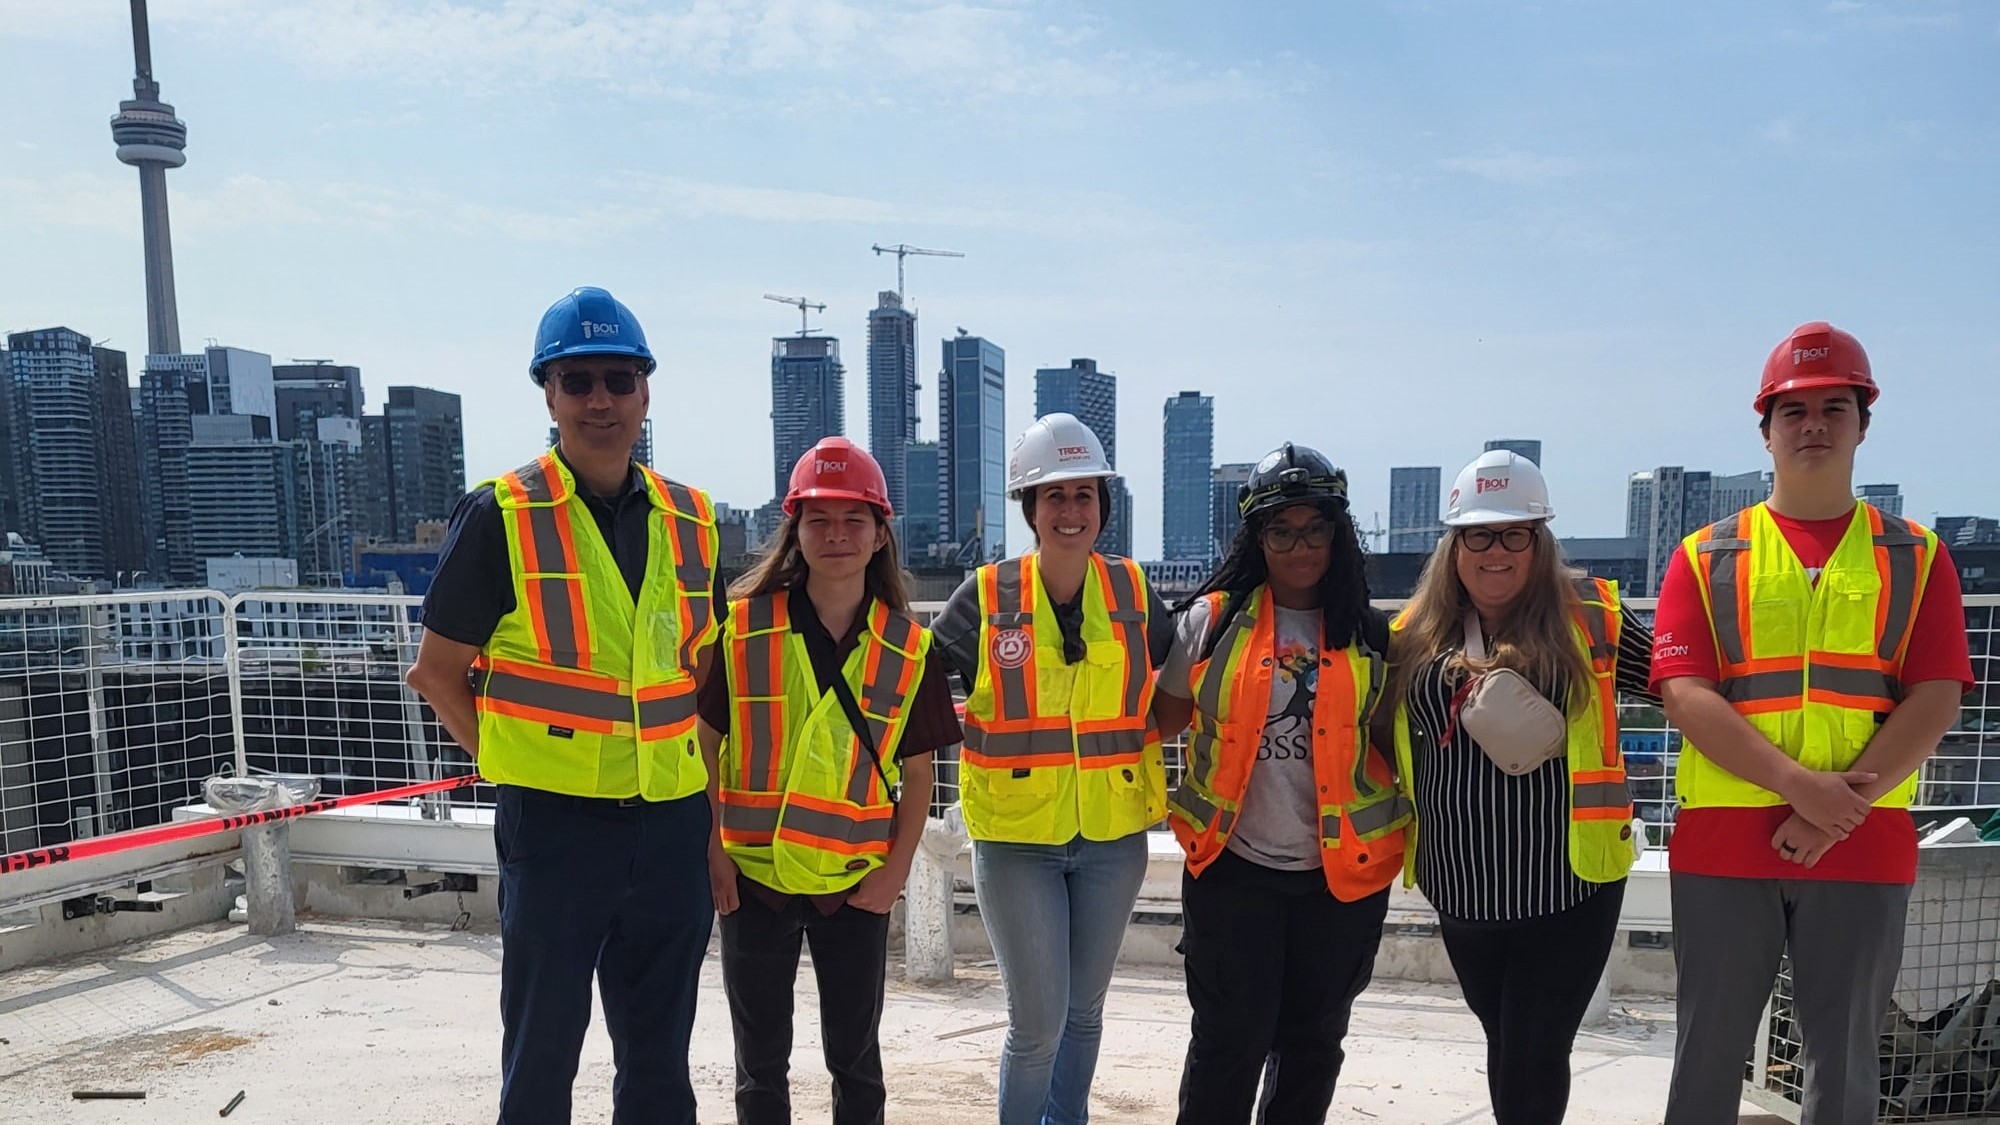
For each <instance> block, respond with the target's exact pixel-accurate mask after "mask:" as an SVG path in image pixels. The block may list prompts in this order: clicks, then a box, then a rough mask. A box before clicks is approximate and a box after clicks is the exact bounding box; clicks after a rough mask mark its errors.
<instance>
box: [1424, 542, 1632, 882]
mask: <svg viewBox="0 0 2000 1125" xmlns="http://www.w3.org/2000/svg"><path fill="white" fill-rule="evenodd" d="M1576 593H1577V598H1578V605H1577V606H1576V610H1575V612H1574V613H1573V614H1572V615H1571V619H1570V633H1571V635H1572V636H1573V637H1574V638H1575V639H1576V643H1577V645H1578V646H1579V647H1580V648H1582V649H1583V652H1584V657H1585V659H1587V660H1588V661H1589V662H1590V702H1589V704H1588V705H1587V706H1586V707H1584V708H1582V709H1581V710H1574V711H1570V712H1569V722H1568V731H1569V736H1568V739H1567V742H1566V752H1567V756H1568V758H1569V869H1570V870H1571V871H1574V872H1576V877H1577V878H1579V879H1582V880H1584V881H1585V882H1588V883H1614V882H1617V881H1618V880H1620V879H1623V878H1624V877H1625V875H1626V873H1627V872H1629V871H1631V870H1632V860H1633V856H1632V789H1631V786H1630V785H1629V784H1628V783H1627V781H1626V779H1625V758H1624V755H1623V754H1622V753H1621V752H1620V751H1619V749H1618V634H1619V631H1620V630H1621V629H1622V628H1623V626H1624V621H1625V618H1624V616H1623V614H1622V613H1621V612H1620V611H1619V608H1618V584H1617V583H1616V582H1612V581H1610V580H1608V579H1604V578H1580V579H1578V580H1577V581H1576ZM1402 626H1403V619H1402V617H1401V616H1398V617H1397V618H1396V620H1395V621H1394V622H1392V623H1391V625H1390V627H1391V628H1392V629H1394V630H1396V631H1399V632H1400V631H1401V629H1402ZM1425 734H1426V736H1427V737H1429V738H1432V739H1438V738H1442V737H1443V734H1444V732H1442V731H1426V732H1425ZM1396 771H1397V773H1399V774H1400V775H1401V776H1402V779H1403V786H1404V788H1405V789H1406V790H1410V797H1411V800H1412V802H1413V804H1414V801H1415V799H1416V793H1415V791H1414V788H1413V787H1414V785H1415V782H1416V776H1417V774H1416V753H1415V745H1414V743H1413V741H1412V737H1411V733H1410V708H1409V705H1408V704H1407V703H1404V704H1400V705H1398V706H1397V708H1396ZM1420 831H1422V825H1421V824H1420V823H1418V822H1417V821H1415V820H1412V821H1411V823H1410V846H1409V850H1408V851H1407V852H1406V853H1404V858H1403V885H1404V886H1406V887H1408V886H1413V885H1415V883H1416V881H1417V833H1418V832H1420Z"/></svg>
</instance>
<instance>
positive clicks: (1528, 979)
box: [1439, 880, 1625, 1125]
mask: <svg viewBox="0 0 2000 1125" xmlns="http://www.w3.org/2000/svg"><path fill="white" fill-rule="evenodd" d="M1624 901H1625V883H1624V881H1623V880H1620V881H1618V882H1616V883H1611V884H1608V885H1606V886H1605V887H1604V888H1603V889H1602V890H1600V891H1598V892H1597V893H1596V894H1594V895H1591V896H1590V897H1589V898H1587V899H1584V900H1583V901H1582V902H1580V903H1578V904H1577V905H1575V906H1573V907H1571V908H1569V909H1568V910H1565V911H1563V912H1562V913H1560V914H1550V915H1548V916H1546V917H1542V918H1530V919H1527V920H1525V921H1521V922H1467V921H1463V920H1461V919H1457V918H1451V917H1441V918H1439V922H1440V923H1441V925H1440V928H1441V929H1442V931H1443V933H1444V948H1445V952H1446V953H1448V954H1450V955H1451V967H1452V969H1453V970H1454V971H1456V972H1457V973H1458V984H1459V987H1460V988H1461V989H1463V990H1464V992H1465V1002H1466V1005H1467V1006H1469V1007H1470V1008H1471V1009H1472V1014H1473V1015H1476V1016H1478V1017H1479V1023H1480V1025H1481V1026H1482V1027H1484V1028H1485V1029H1486V1088H1487V1092H1488V1093H1489V1094H1490V1095H1491V1096H1492V1098H1493V1120H1494V1121H1495V1122H1496V1125H1557V1123H1558V1122H1560V1121H1561V1120H1562V1119H1563V1111H1564V1110H1566V1109H1567V1108H1568V1107H1569V1053H1570V1048H1571V1046H1572V1045H1574V1044H1575V1042H1576V1029H1577V1028H1578V1027H1581V1026H1582V1025H1583V1015H1584V1013H1585V1012H1586V1011H1588V1010H1589V1009H1590V997H1591V994H1592V993H1593V992H1595V991H1596V990H1597V981H1598V978H1599V977H1601V976H1602V975H1603V974H1604V963H1605V962H1606V961H1607V960H1609V959H1610V957H1611V942H1612V939H1613V938H1615V937H1616V936H1617V933H1618V908H1619V906H1620V905H1621V904H1622V903H1623V902H1624Z"/></svg>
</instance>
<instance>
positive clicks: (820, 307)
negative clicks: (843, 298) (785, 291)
mask: <svg viewBox="0 0 2000 1125" xmlns="http://www.w3.org/2000/svg"><path fill="white" fill-rule="evenodd" d="M764 299H765V300H766V301H776V302H778V303H779V304H781V305H797V306H798V307H799V335H801V336H810V335H812V333H813V330H812V329H810V328H807V327H806V310H807V309H812V310H814V311H816V312H825V311H826V305H825V304H824V303H823V302H820V301H814V300H811V299H809V298H806V297H780V296H778V295H777V294H776V293H766V294H764Z"/></svg>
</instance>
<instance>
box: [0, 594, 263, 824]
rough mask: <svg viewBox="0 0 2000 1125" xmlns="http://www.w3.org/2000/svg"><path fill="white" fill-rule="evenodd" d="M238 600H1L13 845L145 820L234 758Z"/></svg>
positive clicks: (5, 780) (6, 789)
mask: <svg viewBox="0 0 2000 1125" xmlns="http://www.w3.org/2000/svg"><path fill="white" fill-rule="evenodd" d="M226 618H227V613H226V606H225V604H224V602H223V600H222V598H221V596H220V595H217V594H213V593H211V592H207V591H199V590H179V591H173V592H171V593H157V594H115V595H93V596H79V597H32V598H8V599H4V600H0V852H15V851H21V850H25V849H29V848H40V847H48V846H52V845H57V844H64V843H69V842H71V841H74V840H79V839H85V838H88V837H92V836H100V835H105V834H107V833H112V832H119V831H124V830H128V829H134V828H146V827H150V826H152V825H156V824H160V823H163V822H165V821H167V820H170V819H171V818H172V816H173V810H174V809H176V808H178V807H180V806H182V805H186V804H188V803H190V802H192V801H197V800H199V799H200V796H199V794H200V790H201V783H202V781H203V780H204V779H206V778H208V777H210V776H212V775H214V774H216V773H219V772H224V771H226V770H228V769H230V768H232V766H233V764H234V762H233V759H234V754H235V751H234V746H233V743H232V740H231V732H230V725H231V724H230V696H229V678H228V672H227V662H226V659H225V654H226V651H227V641H226V625H227V620H226Z"/></svg>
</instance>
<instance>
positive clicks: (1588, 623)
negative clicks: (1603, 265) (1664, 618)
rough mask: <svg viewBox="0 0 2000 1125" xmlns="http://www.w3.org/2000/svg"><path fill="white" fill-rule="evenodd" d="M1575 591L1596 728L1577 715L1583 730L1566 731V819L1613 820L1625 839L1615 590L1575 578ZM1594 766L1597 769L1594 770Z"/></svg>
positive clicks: (1627, 792) (1628, 802) (1627, 790)
mask: <svg viewBox="0 0 2000 1125" xmlns="http://www.w3.org/2000/svg"><path fill="white" fill-rule="evenodd" d="M1575 589H1576V596H1577V604H1576V606H1575V607H1574V611H1573V612H1572V613H1571V615H1570V620H1571V623H1572V624H1573V625H1574V626H1575V627H1576V633H1577V638H1578V641H1579V643H1580V644H1581V645H1582V646H1583V651H1584V654H1585V656H1586V657H1587V658H1588V659H1589V661H1590V675H1591V679H1592V681H1593V682H1592V683H1591V685H1590V706H1589V711H1590V713H1593V714H1595V716H1596V718H1597V729H1596V730H1594V731H1593V730H1589V729H1588V728H1589V724H1588V722H1587V721H1586V720H1585V718H1584V717H1583V716H1577V717H1575V718H1573V719H1572V720H1571V721H1572V724H1573V725H1577V726H1579V727H1581V728H1583V729H1580V730H1577V731H1574V732H1572V733H1573V734H1574V735H1575V736H1577V737H1579V738H1583V743H1582V744H1581V745H1580V746H1579V747H1577V751H1578V752H1576V753H1572V754H1571V755H1570V775H1569V786H1570V789H1569V815H1570V819H1571V820H1572V821H1579V820H1608V821H1615V822H1617V823H1618V824H1621V825H1624V826H1625V827H1626V830H1627V831H1626V832H1625V833H1624V834H1623V835H1622V836H1621V838H1623V839H1629V837H1630V826H1631V822H1632V788H1631V785H1630V784H1629V783H1628V782H1627V780H1626V778H1625V761H1624V756H1623V754H1622V753H1621V752H1620V751H1619V748H1618V634H1619V631H1620V630H1621V629H1622V628H1623V627H1624V618H1623V616H1622V615H1621V614H1620V613H1619V610H1618V589H1617V587H1616V586H1615V585H1613V584H1612V583H1610V582H1606V581H1602V580H1600V579H1595V578H1579V579H1577V580H1576V583H1575ZM1586 735H1587V736H1588V737H1585V736H1586ZM1600 764H1601V766H1602V768H1594V767H1597V766H1598V765H1600ZM1586 878H1587V876H1586Z"/></svg>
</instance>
